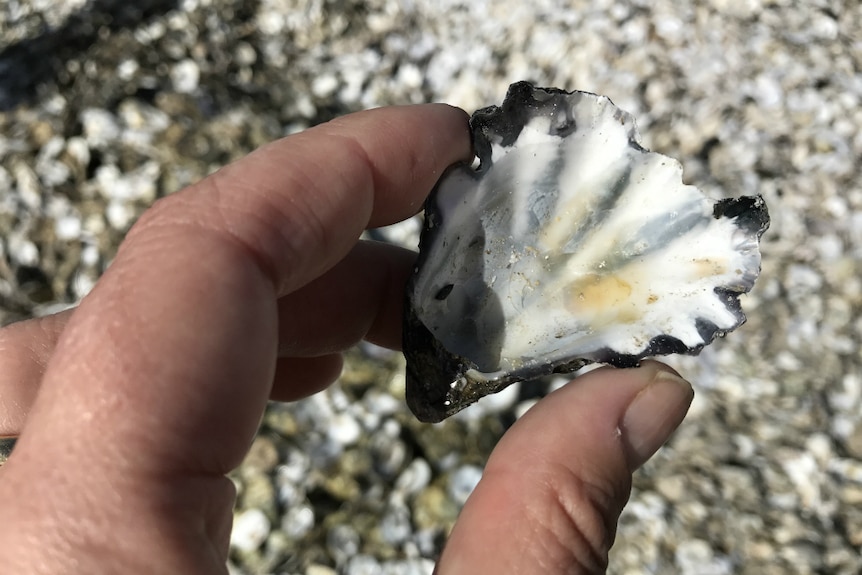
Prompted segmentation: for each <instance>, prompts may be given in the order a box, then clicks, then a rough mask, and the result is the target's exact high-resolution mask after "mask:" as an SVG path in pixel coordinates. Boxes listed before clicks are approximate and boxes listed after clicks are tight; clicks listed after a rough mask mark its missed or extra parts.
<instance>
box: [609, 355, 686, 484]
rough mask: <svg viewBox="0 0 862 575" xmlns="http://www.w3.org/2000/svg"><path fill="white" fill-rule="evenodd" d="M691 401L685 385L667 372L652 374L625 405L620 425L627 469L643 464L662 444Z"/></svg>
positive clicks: (681, 380)
mask: <svg viewBox="0 0 862 575" xmlns="http://www.w3.org/2000/svg"><path fill="white" fill-rule="evenodd" d="M693 398H694V390H692V388H691V384H690V383H689V382H687V381H686V380H684V379H683V378H681V377H679V376H678V375H676V374H674V373H672V372H670V371H665V370H663V369H662V370H659V371H656V373H655V375H654V376H653V378H652V381H650V383H649V384H648V385H647V386H646V387H645V388H643V389H642V390H641V392H640V393H638V394H637V395H636V396H635V398H634V400H633V401H632V402H631V403H630V404H629V406H628V408H627V409H626V412H625V415H623V420H622V423H621V424H620V428H621V430H622V437H623V441H624V442H625V444H626V447H627V452H628V453H627V454H626V455H627V458H628V462H629V468H630V469H632V470H635V469H637V468H638V467H640V466H641V465H643V464H644V463H645V462H646V460H647V459H649V458H650V457H652V455H653V454H654V453H655V452H656V451H658V449H659V447H661V446H662V445H664V443H665V442H666V441H667V440H668V438H669V437H670V435H671V434H672V433H673V432H674V430H675V429H676V428H677V427H678V426H679V424H680V423H682V420H683V418H684V417H685V414H686V413H687V412H688V407H689V405H691V400H692V399H693Z"/></svg>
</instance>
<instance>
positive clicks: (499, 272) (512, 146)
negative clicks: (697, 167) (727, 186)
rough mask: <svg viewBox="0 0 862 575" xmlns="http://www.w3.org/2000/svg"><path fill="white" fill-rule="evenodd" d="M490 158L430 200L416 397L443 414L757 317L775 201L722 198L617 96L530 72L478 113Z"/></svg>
mask: <svg viewBox="0 0 862 575" xmlns="http://www.w3.org/2000/svg"><path fill="white" fill-rule="evenodd" d="M470 125H471V129H472V133H473V138H474V148H475V150H476V153H477V156H478V159H479V165H478V168H476V167H472V166H469V165H466V164H461V165H456V166H453V167H451V168H450V169H449V170H447V172H446V173H445V174H444V175H443V177H442V178H441V179H440V181H439V182H438V183H437V185H436V187H435V189H434V190H433V192H432V194H431V196H430V197H429V199H428V200H427V202H426V205H425V224H424V228H423V232H422V237H421V240H420V256H419V260H418V263H417V267H416V270H415V273H414V274H413V276H412V278H411V280H410V282H409V285H408V289H407V303H406V312H405V326H404V327H405V329H404V353H405V356H406V358H407V400H408V404H409V405H410V408H411V409H412V410H413V412H414V413H415V414H416V415H417V417H419V419H421V420H423V421H440V420H442V419H443V418H445V417H448V416H449V415H452V414H453V413H455V412H457V411H459V410H461V409H463V408H464V407H466V406H468V405H470V404H471V403H473V402H475V401H477V400H478V399H479V398H481V397H483V396H485V395H487V394H489V393H494V392H497V391H499V390H501V389H503V388H504V387H506V386H507V385H510V384H511V383H514V382H516V381H524V380H529V379H533V378H536V377H540V376H543V375H548V374H550V373H566V372H571V371H574V370H576V369H579V368H580V367H582V366H584V365H586V364H588V363H593V362H604V363H608V364H611V365H615V366H618V367H629V366H635V365H637V364H638V362H639V361H640V360H641V359H643V358H645V357H648V356H655V355H664V354H671V353H687V354H697V353H698V352H699V351H700V350H701V349H702V348H703V347H704V346H705V345H707V344H709V343H710V342H712V341H713V340H714V339H715V338H716V337H719V336H724V335H725V334H726V333H728V332H729V331H731V330H733V329H735V328H737V327H738V326H740V325H741V324H742V323H743V322H744V321H745V316H744V314H743V313H742V310H741V307H740V303H739V295H740V294H743V293H746V292H748V291H749V290H751V288H752V287H753V285H754V281H755V279H756V278H757V276H758V274H759V273H760V251H759V241H760V237H761V235H762V234H763V232H764V231H765V230H766V228H767V227H768V225H769V216H768V213H767V209H766V205H765V203H764V201H763V199H762V198H761V197H759V196H757V197H740V198H733V199H723V200H719V201H713V200H711V199H709V198H708V197H706V196H705V195H704V194H703V193H702V192H701V191H700V190H698V189H697V188H695V187H693V186H688V185H684V184H683V183H682V166H681V165H680V164H679V162H677V161H676V160H674V159H671V158H668V157H667V156H663V155H661V154H657V153H654V152H650V151H648V150H646V149H644V148H643V147H642V146H641V145H640V143H639V141H638V133H637V129H636V127H635V123H634V120H633V118H632V117H631V115H629V114H628V113H626V112H624V111H622V110H620V109H619V108H617V107H616V106H614V104H613V103H612V102H611V101H610V100H609V99H608V98H606V97H603V96H598V95H595V94H591V93H587V92H565V91H562V90H558V89H556V88H534V87H533V86H532V85H530V84H529V83H526V82H519V83H516V84H513V85H512V86H510V88H509V92H508V94H507V96H506V99H505V100H504V102H503V105H502V107H497V106H491V107H488V108H484V109H481V110H478V111H477V112H476V113H474V114H473V116H472V118H471V120H470Z"/></svg>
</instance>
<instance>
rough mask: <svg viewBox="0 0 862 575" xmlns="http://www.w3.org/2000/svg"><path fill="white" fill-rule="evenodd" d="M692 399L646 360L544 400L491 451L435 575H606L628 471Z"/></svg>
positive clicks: (684, 386)
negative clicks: (636, 365) (458, 574)
mask: <svg viewBox="0 0 862 575" xmlns="http://www.w3.org/2000/svg"><path fill="white" fill-rule="evenodd" d="M693 396H694V392H693V391H692V388H691V385H690V384H689V383H688V382H686V381H685V380H683V379H682V378H680V377H679V376H678V375H677V374H676V372H674V371H673V370H671V369H670V368H669V367H667V366H665V365H663V364H660V363H658V362H654V361H647V362H644V363H643V365H642V366H641V367H639V368H637V369H625V370H620V369H613V368H602V369H598V370H596V371H593V372H590V373H587V374H585V375H583V376H581V377H579V378H578V379H577V380H575V381H574V382H572V383H570V384H568V385H566V386H565V387H563V388H561V389H559V390H557V391H556V392H554V393H552V394H551V395H549V396H548V397H547V398H545V399H544V400H542V401H541V402H539V403H538V404H537V405H536V406H535V407H533V408H532V409H531V410H530V411H529V412H527V414H526V415H524V417H522V418H521V419H520V420H519V421H518V422H517V423H516V424H515V425H514V426H513V427H512V429H511V430H509V431H508V432H507V433H506V435H505V436H504V437H503V439H502V440H501V441H500V443H499V445H498V446H497V447H496V449H495V450H494V453H493V454H492V455H491V458H490V459H489V460H488V465H487V466H486V467H485V472H484V474H483V477H482V481H480V482H479V485H477V486H476V489H475V491H474V492H473V494H472V495H471V497H470V499H469V500H468V501H467V503H466V505H465V506H464V509H463V511H462V512H461V516H460V517H459V519H458V523H457V524H456V525H455V528H454V529H453V530H452V534H451V536H450V538H449V542H448V543H447V545H446V549H445V550H444V551H443V555H442V557H441V558H440V562H439V564H438V566H437V571H436V573H438V574H440V575H448V574H450V573H522V574H525V575H529V574H531V573H543V574H548V573H604V570H605V568H606V566H607V562H608V550H609V549H610V546H611V544H612V543H613V539H614V534H615V532H616V525H617V520H618V519H619V515H620V512H621V511H622V508H623V506H624V505H625V503H626V501H627V500H628V497H629V492H630V490H631V478H632V472H634V470H635V469H637V468H638V467H640V466H641V465H642V464H643V463H644V462H645V461H646V460H647V459H649V457H650V456H652V454H653V453H655V452H656V451H657V450H658V448H659V447H661V446H662V444H663V443H664V442H665V441H667V439H668V437H670V435H671V433H672V432H673V431H674V430H675V429H676V427H677V426H678V425H679V424H680V422H682V419H683V417H685V414H686V412H687V411H688V407H689V405H690V404H691V400H692V398H693Z"/></svg>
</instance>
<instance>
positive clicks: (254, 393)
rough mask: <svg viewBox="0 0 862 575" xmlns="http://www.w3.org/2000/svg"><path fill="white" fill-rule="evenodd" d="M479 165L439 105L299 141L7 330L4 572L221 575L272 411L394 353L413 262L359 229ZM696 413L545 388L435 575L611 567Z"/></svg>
mask: <svg viewBox="0 0 862 575" xmlns="http://www.w3.org/2000/svg"><path fill="white" fill-rule="evenodd" d="M417 134H418V135H419V136H418V137H417ZM469 153H470V150H469V130H468V128H467V122H466V117H465V115H464V113H463V112H461V111H459V110H456V109H453V108H450V107H447V106H441V105H429V106H415V107H403V108H387V109H379V110H373V111H369V112H363V113H359V114H354V115H351V116H347V117H344V118H341V119H338V120H335V121H333V122H330V123H328V124H324V125H321V126H319V127H317V128H314V129H311V130H308V131H306V132H304V133H302V134H298V135H295V136H291V137H289V138H285V139H283V140H280V141H278V142H275V143H273V144H270V145H268V146H265V147H263V148H261V149H260V150H258V151H256V152H255V153H253V154H251V155H250V156H248V157H246V158H245V159H243V160H241V161H239V162H237V163H235V164H233V165H231V166H228V167H226V168H224V169H222V170H221V171H219V172H218V173H216V174H215V175H213V176H211V177H209V178H207V179H206V180H203V181H202V182H200V183H198V184H196V185H194V186H192V187H190V188H188V189H186V190H184V191H183V192H180V193H177V194H174V195H172V196H170V197H168V198H165V199H163V200H160V201H159V202H157V204H156V205H155V206H154V207H153V208H151V209H150V210H149V211H148V212H146V213H145V214H144V216H143V217H142V218H141V219H140V221H139V222H138V223H137V224H136V225H135V226H134V227H133V229H132V230H131V231H130V233H129V234H128V237H127V238H126V240H125V242H124V243H123V245H122V246H121V248H120V250H119V253H118V254H117V257H116V259H115V261H114V262H113V264H112V265H111V267H110V268H109V269H108V271H107V272H106V273H105V275H104V277H103V278H102V279H101V280H100V281H99V283H98V285H97V286H96V287H95V289H94V290H93V291H92V292H91V293H90V294H89V295H88V296H87V297H86V298H85V299H84V301H83V302H82V303H81V305H80V306H79V307H78V308H77V309H75V310H74V311H69V312H64V313H61V314H58V315H56V316H51V317H48V318H42V319H38V320H31V321H27V322H22V323H19V324H15V325H12V326H9V327H7V328H4V329H3V330H0V435H12V434H14V435H18V434H20V439H19V441H18V443H17V446H16V448H15V452H14V453H13V454H12V456H11V457H10V459H9V461H8V463H7V464H6V465H5V466H4V467H3V468H2V469H0V501H2V505H0V549H3V552H2V556H0V564H2V566H3V569H2V571H3V572H4V573H5V572H8V573H52V574H55V573H92V574H97V573H116V572H122V573H138V572H140V573H224V572H226V568H225V562H226V559H227V553H228V540H229V534H230V526H231V517H232V513H231V511H232V505H233V501H234V495H235V494H234V488H233V484H232V483H231V482H230V481H229V480H228V479H227V478H226V477H225V474H226V473H227V472H228V471H230V470H231V469H233V468H234V467H236V466H237V465H238V464H239V463H240V461H241V460H242V458H243V456H244V454H245V453H246V451H247V449H248V447H249V445H250V443H251V440H252V438H253V436H254V433H255V430H256V428H257V425H258V423H259V421H260V417H261V414H262V412H263V409H264V406H265V403H266V400H267V398H269V397H272V398H274V399H280V400H292V399H298V398H300V397H303V396H306V395H309V394H311V393H314V392H316V391H318V390H320V389H322V388H324V387H325V386H326V385H328V384H329V383H331V382H332V381H333V380H334V379H335V378H336V377H337V376H338V374H339V371H340V368H341V355H340V352H341V351H342V350H344V349H346V348H347V347H349V346H350V345H352V344H354V343H356V342H357V341H359V340H360V339H362V338H366V339H368V340H370V341H373V342H375V343H378V344H381V345H386V346H389V347H393V348H397V347H398V346H399V345H400V343H399V342H400V330H401V327H400V325H401V324H400V322H401V307H402V297H403V296H402V293H403V289H404V284H405V282H406V278H407V276H408V275H409V273H410V271H411V267H412V262H413V256H412V255H411V254H410V252H407V251H405V250H401V249H398V248H394V247H392V246H388V245H380V244H373V243H365V242H360V243H357V238H358V236H359V234H360V233H361V231H362V229H363V228H365V227H370V226H380V225H384V224H387V223H391V222H394V221H398V220H400V219H403V218H405V217H407V216H409V215H411V214H413V213H414V212H416V211H417V210H418V209H419V206H420V205H421V202H422V200H423V199H424V196H425V195H426V194H427V193H428V191H429V190H430V189H431V187H432V186H433V184H434V182H435V181H436V179H437V178H438V177H439V175H440V173H441V172H442V171H443V169H445V167H446V166H448V165H449V164H451V163H453V162H455V161H458V160H463V159H467V158H468V157H469ZM691 398H692V391H691V387H690V386H689V385H688V384H687V383H685V382H683V381H682V380H680V379H678V378H676V377H675V376H673V375H672V373H671V371H669V368H667V367H664V366H662V365H661V364H658V363H655V362H645V364H644V365H643V366H642V367H640V368H638V369H632V370H612V369H600V370H597V371H594V372H591V373H589V374H586V375H584V376H582V377H580V378H578V380H577V382H576V383H575V384H574V385H568V386H565V387H564V388H562V389H560V390H558V391H557V392H555V393H553V394H551V395H550V396H549V397H548V398H546V399H545V400H543V401H541V402H540V403H539V404H538V405H537V406H535V407H534V408H533V409H531V410H530V411H529V412H528V413H527V414H526V415H525V416H524V417H523V418H522V419H521V420H519V421H518V422H517V423H516V424H515V426H514V427H513V428H512V429H511V430H510V431H509V432H508V433H507V434H506V436H505V437H504V438H503V440H502V441H501V442H500V444H499V445H498V446H497V448H496V449H495V451H494V453H493V455H492V456H491V459H490V460H489V462H488V465H487V467H486V470H485V474H484V477H483V479H482V481H481V482H480V484H479V486H478V487H477V488H476V490H475V492H474V493H473V495H472V496H471V498H470V500H469V501H468V502H467V504H466V506H465V508H464V510H463V512H462V515H461V517H460V519H459V522H458V524H457V525H456V527H455V529H454V531H453V532H452V534H451V537H450V539H449V542H448V544H447V547H446V549H445V551H444V553H443V556H442V557H441V560H440V562H439V564H438V572H439V573H485V572H487V573H556V572H567V573H571V572H577V573H580V572H600V571H602V570H603V569H604V566H605V564H606V561H607V551H608V548H609V547H610V544H611V542H612V540H613V535H614V530H615V527H616V522H617V519H618V517H619V513H620V511H621V509H622V506H623V504H624V503H625V501H626V499H627V498H628V494H629V489H630V482H631V474H632V472H633V471H634V469H636V468H637V467H638V466H639V465H641V464H642V463H643V462H644V461H645V460H646V459H647V458H648V457H649V456H650V455H652V453H654V452H655V451H656V450H657V449H658V448H659V446H661V444H662V443H664V441H666V439H667V437H668V436H669V435H670V433H671V432H672V431H673V429H675V428H676V426H677V425H678V424H679V422H680V421H681V420H682V418H683V416H684V415H685V412H686V410H687V407H688V405H689V403H690V401H691Z"/></svg>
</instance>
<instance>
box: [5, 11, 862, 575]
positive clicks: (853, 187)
mask: <svg viewBox="0 0 862 575" xmlns="http://www.w3.org/2000/svg"><path fill="white" fill-rule="evenodd" d="M523 79H526V80H531V81H533V82H535V83H537V84H538V85H544V86H556V87H560V88H566V89H581V90H588V91H592V92H597V93H600V94H604V95H607V96H609V97H610V98H611V99H612V100H613V101H614V102H615V103H616V104H617V105H619V106H620V107H622V108H624V109H626V110H628V111H629V112H631V113H632V114H634V116H635V117H636V118H637V121H638V125H639V127H640V131H641V134H642V140H643V142H644V144H645V145H646V146H647V147H650V148H652V149H654V150H656V151H660V152H662V153H665V154H667V155H670V156H674V157H676V158H678V159H679V160H680V161H681V162H682V164H683V166H684V169H685V179H686V181H687V182H689V183H694V184H696V185H698V186H699V187H700V188H702V189H703V190H704V191H706V192H707V193H708V194H710V195H711V196H714V197H716V198H720V197H726V196H731V195H739V194H762V195H763V196H764V197H765V198H766V200H767V203H768V205H769V209H770V213H771V216H772V227H771V229H770V230H769V231H768V232H767V234H766V235H765V236H764V238H763V274H762V276H761V279H760V281H759V282H758V285H757V286H756V287H755V289H754V291H753V292H752V293H751V294H750V295H749V296H746V297H744V298H743V306H744V308H745V309H746V311H747V313H748V316H749V321H748V323H747V324H746V325H745V326H743V327H742V328H740V329H739V330H738V332H736V333H734V334H732V335H730V336H729V337H728V338H727V339H726V340H722V341H718V342H716V343H715V344H714V345H713V346H711V347H710V348H707V349H706V350H705V351H704V352H703V353H702V354H701V356H700V357H697V358H684V359H671V362H672V363H673V364H674V365H675V366H677V367H678V369H680V370H681V371H682V372H683V373H684V374H685V375H686V376H687V377H688V378H690V379H691V380H692V381H693V382H694V384H695V386H696V389H697V397H696V399H695V403H694V405H693V407H692V410H691V413H690V415H689V417H688V419H687V420H686V421H685V423H684V424H683V425H682V427H681V429H680V430H679V432H678V433H677V434H676V436H675V437H674V439H673V440H672V441H671V443H670V444H669V445H668V446H667V447H666V448H664V449H663V450H662V451H661V452H660V453H659V454H658V456H657V457H656V458H655V459H654V460H653V461H652V462H650V463H649V464H648V465H647V466H646V467H645V468H644V469H642V470H641V471H640V472H639V473H638V474H637V476H636V477H635V482H634V490H633V493H632V502H631V504H630V505H629V506H628V508H627V510H626V512H625V513H624V515H623V518H622V521H621V525H620V529H619V531H618V535H617V537H618V542H617V544H616V546H615V547H614V549H613V551H612V553H611V566H610V570H609V571H610V573H614V574H641V573H661V574H677V573H678V574H691V575H695V574H696V575H722V574H731V573H746V574H748V573H750V574H758V575H760V574H788V573H789V574H795V573H800V574H801V573H846V574H850V573H858V572H860V570H862V558H860V553H859V550H860V548H862V367H860V366H862V364H860V353H859V341H860V339H862V319H860V317H862V314H860V306H862V280H860V268H862V265H860V264H862V261H860V258H862V185H860V181H862V180H860V166H862V129H860V128H862V108H860V98H862V7H860V4H859V3H858V2H857V1H856V0H846V1H840V0H835V1H830V0H816V1H815V0H812V1H809V2H795V1H792V0H771V1H770V0H704V1H696V0H688V1H673V0H657V1H650V2H647V1H643V0H629V1H610V0H608V1H600V0H597V1H594V2H585V1H564V0H533V1H531V2H522V1H516V0H500V1H497V2H492V1H481V0H463V1H460V0H458V1H456V0H442V1H440V0H412V1H411V0H405V1H385V0H367V1H361V0H354V1H339V0H331V1H323V0H319V1H309V2H302V1H298V0H296V1H292V0H256V1H242V0H184V1H176V0H147V1H139V2H136V3H127V2H124V1H121V0H62V1H61V0H56V1H50V0H31V1H24V0H5V1H4V2H0V322H2V323H9V322H12V321H15V320H17V319H21V318H25V317H29V316H32V315H34V314H35V315H38V314H45V313H50V312H52V311H54V310H57V309H61V308H62V307H64V306H68V305H71V304H73V303H74V302H76V301H77V300H78V299H80V298H81V297H83V296H85V295H86V294H87V292H88V291H89V290H90V289H91V288H92V287H93V285H94V283H95V282H96V281H97V279H98V277H99V275H100V274H101V272H102V271H103V270H104V269H105V267H106V266H107V265H108V264H109V263H110V261H111V258H112V257H113V255H114V253H115V250H116V248H117V245H118V243H119V242H120V241H121V239H122V238H123V235H124V234H125V232H126V231H127V230H128V229H129V226H130V225H131V224H132V223H133V222H134V221H135V219H136V218H137V217H138V216H139V215H140V214H141V212H142V211H143V210H144V209H146V207H147V206H148V205H150V204H151V203H152V202H153V201H154V200H155V199H156V198H158V197H160V196H163V195H166V194H170V193H172V192H174V191H176V190H178V189H180V188H182V187H183V186H185V185H187V184H189V183H191V182H194V181H196V180H198V179H199V178H201V177H203V176H205V175H206V174H207V173H210V172H212V171H214V170H216V169H217V168H219V167H220V166H222V165H224V164H226V163H228V162H230V161H232V160H234V159H236V158H239V157H241V156H243V155H244V154H246V153H248V152H249V151H250V150H252V149H254V148H255V147H257V146H259V145H260V144H262V143H264V142H267V141H269V140H272V139H275V138H278V137H281V136H284V135H287V134H290V133H293V132H297V131H299V130H302V129H304V128H306V127H308V126H311V125H314V124H316V123H319V122H322V121H326V120H329V119H331V118H333V117H335V116H338V115H341V114H345V113H348V112H351V111H355V110H360V109H364V108H369V107H374V106H383V105H389V104H405V103H418V102H429V101H443V102H448V103H450V104H454V105H457V106H461V107H463V108H464V109H466V110H468V111H470V112H472V111H473V110H475V109H476V108H479V107H483V106H486V105H490V104H495V103H500V102H501V101H502V98H503V96H504V94H505V92H506V87H507V86H508V84H509V83H510V82H513V81H516V80H523ZM415 137H416V138H422V137H423V134H421V133H419V134H416V135H415ZM416 230H417V227H416V224H415V222H414V223H408V224H406V225H402V226H401V227H398V228H396V229H394V230H383V231H381V232H379V233H378V234H377V236H376V237H383V238H387V239H389V240H390V241H398V242H405V243H407V244H414V245H415V241H416V237H417V236H416V233H417V231H416ZM564 381H565V380H556V381H552V382H542V383H539V384H531V385H524V386H518V387H512V388H510V389H509V390H507V391H506V392H504V393H501V394H499V395H497V396H493V397H490V398H487V399H486V400H484V401H482V402H481V403H480V404H478V405H477V406H474V407H472V408H470V409H468V410H467V411H465V412H463V413H462V414H461V415H459V416H457V417H455V418H453V419H452V420H449V421H447V422H446V423H444V424H442V425H436V426H430V425H425V424H420V423H418V422H417V421H416V420H415V419H414V418H413V417H412V416H411V415H410V413H409V412H408V411H407V409H406V407H405V404H404V400H403V395H404V391H403V387H404V377H403V359H402V357H401V356H400V355H399V354H396V353H393V352H389V351H387V350H383V349H380V348H376V347H372V346H364V347H361V348H359V349H357V350H355V351H354V352H352V353H351V354H350V357H349V361H348V363H347V365H346V367H345V371H344V374H343V376H342V378H341V380H340V381H339V383H338V384H336V385H335V386H333V388H332V389H331V390H329V391H328V392H326V393H323V394H320V395H318V396H315V397H313V398H311V399H308V400H306V401H303V402H300V403H297V404H293V405H273V406H271V407H270V409H269V411H268V413H267V414H266V416H265V418H264V421H263V425H262V428H261V432H260V435H259V437H258V439H257V440H256V442H255V443H254V445H253V447H252V450H251V453H250V454H249V456H248V458H247V460H246V462H245V463H244V464H243V466H242V467H241V468H240V469H238V470H237V471H236V472H235V473H234V475H233V477H234V479H235V481H236V484H237V486H238V489H239V499H238V502H237V510H236V516H235V522H234V533H233V537H232V554H231V569H232V570H233V572H234V573H290V574H294V573H295V574H304V575H325V574H332V573H346V574H349V575H372V574H378V573H386V574H401V573H408V574H414V573H415V574H423V573H428V574H430V572H431V569H432V568H433V559H434V558H435V557H436V556H437V554H438V553H439V550H440V549H441V546H442V543H443V542H444V540H445V535H446V533H447V532H448V529H449V528H450V527H451V525H452V523H453V521H454V520H455V518H456V516H457V513H458V511H459V509H460V506H461V505H462V504H463V502H464V500H465V499H466V497H467V496H468V495H469V493H470V491H471V490H472V488H473V486H474V485H475V483H476V482H477V481H478V479H479V477H480V476H481V471H482V465H483V463H484V461H485V460H486V458H487V456H488V454H489V453H490V450H491V449H492V447H493V446H494V444H495V442H496V441H497V439H498V438H499V437H500V435H501V434H502V433H503V432H504V430H505V429H506V427H507V426H508V425H510V424H511V423H512V422H513V421H514V420H515V418H516V417H517V416H518V415H520V414H521V413H523V412H524V411H525V410H527V409H529V407H530V406H531V405H532V404H533V403H534V402H535V400H536V398H537V397H538V396H540V395H541V394H543V393H544V392H545V391H546V390H547V388H548V386H551V387H553V386H555V385H561V384H562V383H564Z"/></svg>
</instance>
